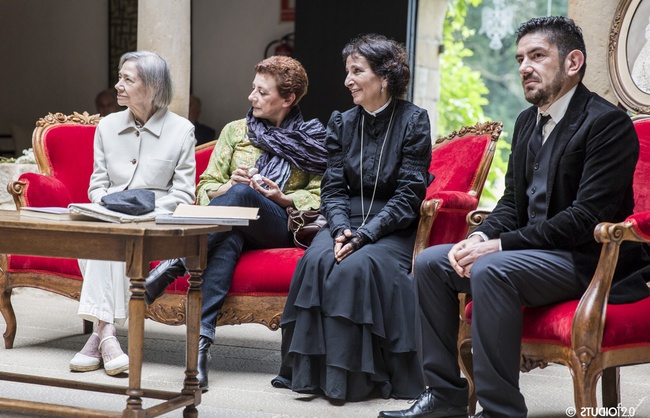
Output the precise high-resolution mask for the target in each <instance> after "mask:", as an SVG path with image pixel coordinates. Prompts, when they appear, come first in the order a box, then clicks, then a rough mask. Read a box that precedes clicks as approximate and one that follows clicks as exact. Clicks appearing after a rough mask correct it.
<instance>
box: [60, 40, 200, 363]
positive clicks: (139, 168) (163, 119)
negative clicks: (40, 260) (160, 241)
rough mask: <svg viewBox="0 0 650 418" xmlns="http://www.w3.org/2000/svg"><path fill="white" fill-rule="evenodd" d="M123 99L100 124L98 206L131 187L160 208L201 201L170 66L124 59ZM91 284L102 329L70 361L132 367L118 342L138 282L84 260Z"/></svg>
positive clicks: (93, 315) (84, 309) (84, 296)
mask: <svg viewBox="0 0 650 418" xmlns="http://www.w3.org/2000/svg"><path fill="white" fill-rule="evenodd" d="M119 68H120V70H119V80H118V82H117V84H116V85H115V88H116V89H117V101H118V103H119V104H120V106H126V107H127V109H126V110H124V111H121V112H116V113H112V114H110V115H108V116H106V117H105V118H104V119H102V120H101V121H100V123H99V125H98V126H97V131H96V133H95V144H94V171H93V174H92V177H91V178H90V187H89V190H88V195H89V197H90V200H91V202H95V203H98V202H100V200H101V198H102V197H103V196H105V195H107V194H110V193H113V192H117V191H121V190H125V189H148V190H152V191H153V192H155V195H156V210H160V211H173V210H174V209H175V208H176V206H178V205H179V204H180V203H187V204H191V203H193V202H194V200H195V195H194V190H195V170H196V166H195V160H194V145H195V142H196V141H195V138H194V126H193V125H192V123H191V122H190V121H189V120H187V119H185V118H183V117H181V116H178V115H176V114H174V113H172V112H171V111H169V110H168V109H167V106H168V105H169V103H170V101H171V97H172V85H171V75H170V72H169V66H168V64H167V62H166V61H165V60H164V59H163V58H161V57H160V56H158V55H157V54H155V53H152V52H148V51H136V52H128V53H126V54H124V55H123V56H122V57H121V59H120V65H119ZM79 266H80V268H81V272H82V275H83V278H84V282H83V287H82V290H81V298H80V304H79V316H80V317H82V318H83V319H86V320H89V321H92V322H94V323H95V324H96V326H95V331H94V332H93V334H92V335H91V336H90V338H89V339H88V341H87V342H86V344H85V346H84V347H83V349H82V350H81V351H80V352H78V353H77V354H75V356H74V358H73V359H72V360H71V361H70V369H71V370H73V371H90V370H97V369H99V368H100V367H102V365H103V367H104V369H105V371H106V373H107V374H109V375H116V374H119V373H122V372H124V371H126V370H128V368H129V358H128V356H127V355H126V354H124V352H123V351H122V349H121V347H120V343H119V341H118V340H117V338H116V337H115V324H119V325H123V324H124V323H125V322H126V319H127V317H128V300H129V296H130V294H129V284H130V281H129V279H128V278H127V277H126V266H125V263H123V262H114V261H99V260H79Z"/></svg>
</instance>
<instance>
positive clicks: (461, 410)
mask: <svg viewBox="0 0 650 418" xmlns="http://www.w3.org/2000/svg"><path fill="white" fill-rule="evenodd" d="M379 418H467V407H466V406H449V405H444V404H442V403H440V402H436V399H435V398H434V396H433V394H432V393H431V390H430V389H429V388H427V389H426V390H425V391H424V392H422V393H421V394H420V396H418V397H417V398H416V399H415V400H414V401H413V406H411V407H410V408H409V409H403V410H401V411H381V412H380V413H379Z"/></svg>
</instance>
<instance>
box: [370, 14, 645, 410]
mask: <svg viewBox="0 0 650 418" xmlns="http://www.w3.org/2000/svg"><path fill="white" fill-rule="evenodd" d="M585 57H586V51H585V44H584V40H583V37H582V32H581V30H580V28H578V27H577V26H576V25H575V24H574V22H573V21H572V20H570V19H568V18H564V17H543V18H535V19H532V20H531V21H529V22H526V23H524V24H523V25H521V26H520V28H519V30H518V36H517V62H518V63H519V72H520V75H521V81H522V85H523V89H524V95H525V97H526V100H527V101H528V102H530V103H531V104H533V106H532V107H530V108H529V109H527V110H525V111H524V112H522V113H521V114H520V115H519V117H518V118H517V122H516V124H515V128H514V135H513V139H512V153H511V155H510V160H509V162H508V170H507V173H506V182H505V183H506V187H505V192H504V195H503V196H502V197H501V199H500V200H499V202H498V203H497V205H496V207H495V209H494V211H493V212H492V214H491V215H490V216H489V217H488V218H487V220H486V222H484V223H483V224H482V225H481V226H480V227H478V228H477V229H476V230H475V231H474V232H472V233H471V234H470V235H469V237H468V238H466V239H465V240H463V241H461V242H459V243H457V244H455V245H439V246H434V247H431V248H428V249H427V250H425V251H423V252H422V253H421V254H420V256H419V257H418V258H417V259H416V262H415V267H414V276H415V281H416V285H417V291H418V297H419V303H420V322H421V323H420V329H421V337H422V360H423V361H422V364H423V368H424V376H425V382H426V384H427V385H428V387H427V389H426V390H425V391H424V392H423V393H422V394H421V395H420V396H419V397H418V398H417V399H416V401H415V403H414V404H413V406H412V407H411V408H409V409H407V410H403V411H382V412H380V414H379V416H380V417H411V418H413V417H417V418H440V417H458V418H460V417H467V395H468V387H467V381H466V380H465V379H464V378H461V376H460V370H459V366H458V362H457V356H458V350H457V345H456V343H457V336H458V322H459V319H458V298H457V295H458V293H459V292H463V293H470V294H472V297H473V301H474V302H473V313H472V318H473V320H472V344H473V356H474V374H475V383H476V393H477V397H478V400H479V403H480V404H481V406H482V408H483V410H482V412H481V413H480V414H479V415H478V416H480V417H484V418H488V417H489V418H496V417H499V418H501V417H503V418H523V417H526V414H527V409H526V404H525V402H524V398H523V396H522V394H521V393H520V391H519V356H520V344H521V334H522V310H521V307H522V306H542V305H546V304H549V303H556V302H560V301H564V300H569V299H577V298H580V296H581V295H582V293H583V292H584V291H585V289H586V287H587V285H588V283H589V280H590V279H591V277H592V275H593V273H594V271H595V268H596V264H597V261H598V257H599V253H600V246H599V245H598V244H597V243H596V242H595V240H594V238H593V231H594V228H595V226H596V225H597V224H598V223H599V222H603V221H610V222H619V221H622V220H624V219H625V218H626V217H627V216H628V215H630V214H631V213H632V209H633V206H634V198H633V191H632V177H633V173H634V168H635V165H636V161H637V158H638V153H639V144H638V138H637V136H636V133H635V130H634V126H633V125H632V122H631V120H630V118H629V117H628V116H627V115H626V114H625V112H623V111H622V110H620V109H618V108H617V107H616V106H614V105H612V104H611V103H609V102H607V101H605V100H604V99H602V98H601V97H599V96H598V95H596V94H595V93H592V92H590V91H589V90H587V88H586V87H585V86H584V85H583V84H582V82H581V80H582V78H583V76H584V72H585V67H586V62H585ZM549 116H550V118H549ZM646 266H647V258H645V252H644V250H643V247H641V246H640V245H638V244H634V243H631V244H630V245H625V246H624V247H623V248H622V249H621V255H620V258H619V269H618V270H617V274H616V277H615V278H614V285H613V287H612V292H611V298H610V301H611V302H624V301H633V300H638V299H641V298H643V297H646V296H648V287H647V286H646V283H645V280H644V279H645V277H644V276H643V275H642V274H641V273H640V272H639V271H638V270H639V269H641V268H642V267H646Z"/></svg>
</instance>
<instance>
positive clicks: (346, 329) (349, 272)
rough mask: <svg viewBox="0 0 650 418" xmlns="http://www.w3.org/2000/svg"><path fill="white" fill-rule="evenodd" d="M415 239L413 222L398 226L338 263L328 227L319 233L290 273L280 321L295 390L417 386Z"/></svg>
mask: <svg viewBox="0 0 650 418" xmlns="http://www.w3.org/2000/svg"><path fill="white" fill-rule="evenodd" d="M354 220H355V219H353V220H352V221H353V224H354ZM414 241H415V227H413V228H409V229H407V230H401V231H397V232H394V233H392V234H390V235H387V236H384V237H382V238H380V239H379V240H377V242H375V243H372V244H368V245H365V246H364V247H362V248H361V249H359V250H358V251H356V252H354V253H352V254H351V255H350V256H348V257H347V258H345V259H344V260H343V261H342V262H341V263H340V264H336V261H335V259H334V252H333V248H334V244H333V239H332V237H331V233H330V230H329V229H328V228H324V229H322V230H321V231H320V232H319V233H318V234H317V235H316V237H315V238H314V241H313V242H312V244H311V246H310V247H309V249H308V250H307V251H306V252H305V255H304V256H303V257H302V259H301V260H300V261H299V263H298V266H297V268H296V271H295V273H294V275H293V279H292V282H291V287H290V291H289V296H288V299H287V304H286V306H285V309H284V313H283V316H282V322H281V327H282V367H281V370H280V376H281V377H282V378H284V380H285V382H287V385H288V386H290V388H291V389H292V390H294V391H296V392H300V393H317V394H324V395H325V396H327V397H328V398H332V399H338V400H348V401H359V400H362V399H364V398H367V397H370V396H381V397H383V398H388V397H396V398H415V397H417V396H418V395H419V394H420V393H421V392H422V390H423V389H424V383H423V382H424V380H423V377H422V368H421V365H420V361H419V358H418V355H417V349H416V347H417V344H416V333H415V323H416V321H415V315H416V297H415V289H414V283H413V279H412V277H411V275H410V271H411V258H412V254H413V244H414Z"/></svg>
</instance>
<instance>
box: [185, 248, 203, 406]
mask: <svg viewBox="0 0 650 418" xmlns="http://www.w3.org/2000/svg"><path fill="white" fill-rule="evenodd" d="M198 238H199V240H200V244H199V246H200V248H201V250H200V252H199V254H201V255H200V256H199V257H193V258H188V259H187V266H188V269H189V270H190V278H189V285H190V287H189V289H188V290H187V303H186V309H187V312H186V315H185V323H186V328H187V336H186V348H187V353H186V357H185V358H186V359H187V364H186V366H187V368H186V369H185V381H184V382H183V383H184V387H183V390H182V393H183V394H194V396H195V399H196V402H195V404H194V405H189V406H187V407H185V410H184V411H183V417H185V418H194V417H197V416H198V414H199V412H198V410H197V409H196V406H197V405H199V404H200V403H201V389H199V380H198V379H197V375H198V374H199V372H198V370H197V367H198V361H199V335H200V329H201V302H202V296H201V282H202V279H201V277H202V274H203V269H204V268H205V266H206V263H207V253H208V237H207V236H202V237H198Z"/></svg>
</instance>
